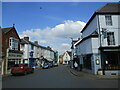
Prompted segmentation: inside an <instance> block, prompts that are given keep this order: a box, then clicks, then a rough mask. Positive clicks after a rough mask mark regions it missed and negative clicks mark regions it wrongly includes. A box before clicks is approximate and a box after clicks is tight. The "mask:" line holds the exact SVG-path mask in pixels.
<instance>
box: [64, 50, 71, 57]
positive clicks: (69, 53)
mask: <svg viewBox="0 0 120 90" xmlns="http://www.w3.org/2000/svg"><path fill="white" fill-rule="evenodd" d="M66 52H67V53H68V55H69V56H71V55H72V53H71V52H70V51H66ZM66 52H65V53H66ZM65 53H64V54H63V56H64V55H65Z"/></svg>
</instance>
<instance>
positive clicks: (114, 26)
mask: <svg viewBox="0 0 120 90" xmlns="http://www.w3.org/2000/svg"><path fill="white" fill-rule="evenodd" d="M111 17H112V26H107V25H106V21H105V15H99V23H100V31H102V28H105V29H107V31H108V32H109V31H112V32H114V38H115V46H118V45H120V40H119V38H120V36H119V35H120V29H119V28H120V25H119V22H118V20H119V18H120V15H111ZM106 42H107V39H104V40H103V39H102V46H108V44H107V43H106Z"/></svg>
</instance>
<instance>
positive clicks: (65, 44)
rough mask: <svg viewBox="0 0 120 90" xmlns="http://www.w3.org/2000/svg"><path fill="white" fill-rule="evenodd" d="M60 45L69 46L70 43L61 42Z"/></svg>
mask: <svg viewBox="0 0 120 90" xmlns="http://www.w3.org/2000/svg"><path fill="white" fill-rule="evenodd" d="M61 46H63V47H69V46H70V45H69V44H68V43H62V44H61Z"/></svg>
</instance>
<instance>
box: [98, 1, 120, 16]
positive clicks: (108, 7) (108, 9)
mask: <svg viewBox="0 0 120 90" xmlns="http://www.w3.org/2000/svg"><path fill="white" fill-rule="evenodd" d="M119 8H120V3H107V4H105V5H104V6H103V7H102V8H100V9H99V10H97V11H96V12H97V13H107V14H108V13H110V14H118V13H119V14H120V11H119Z"/></svg>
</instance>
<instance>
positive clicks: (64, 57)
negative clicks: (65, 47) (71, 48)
mask: <svg viewBox="0 0 120 90" xmlns="http://www.w3.org/2000/svg"><path fill="white" fill-rule="evenodd" d="M65 61H67V63H65ZM68 61H70V56H69V54H68V53H67V52H65V54H64V56H63V64H68Z"/></svg>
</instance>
